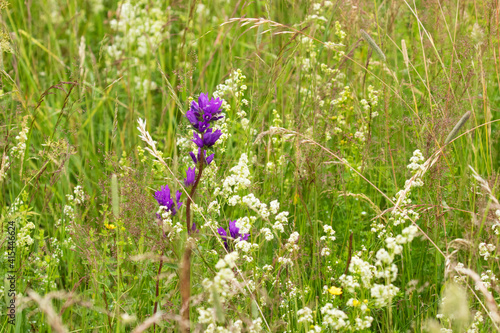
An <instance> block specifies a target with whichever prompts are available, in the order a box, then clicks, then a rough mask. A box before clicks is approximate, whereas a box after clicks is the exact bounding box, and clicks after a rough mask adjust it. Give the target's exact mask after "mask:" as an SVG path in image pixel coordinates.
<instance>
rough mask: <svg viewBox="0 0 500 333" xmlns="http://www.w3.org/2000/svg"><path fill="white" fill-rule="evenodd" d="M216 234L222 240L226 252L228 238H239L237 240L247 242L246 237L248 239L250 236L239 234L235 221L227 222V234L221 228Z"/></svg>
mask: <svg viewBox="0 0 500 333" xmlns="http://www.w3.org/2000/svg"><path fill="white" fill-rule="evenodd" d="M217 232H218V233H219V235H220V236H221V237H222V239H223V240H224V246H225V247H226V250H229V244H228V242H227V241H228V238H229V237H231V238H232V239H238V238H239V240H245V241H246V240H248V237H250V234H243V235H242V234H240V228H238V227H237V226H236V220H234V221H229V232H227V231H226V229H224V228H223V227H220V228H219V229H217ZM228 233H229V237H228Z"/></svg>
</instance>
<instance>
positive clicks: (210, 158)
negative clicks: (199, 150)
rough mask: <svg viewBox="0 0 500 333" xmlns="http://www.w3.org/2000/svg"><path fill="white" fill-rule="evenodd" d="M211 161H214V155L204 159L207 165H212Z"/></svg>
mask: <svg viewBox="0 0 500 333" xmlns="http://www.w3.org/2000/svg"><path fill="white" fill-rule="evenodd" d="M213 159H214V154H212V155H209V156H208V157H207V158H206V161H207V165H210V163H212V161H213Z"/></svg>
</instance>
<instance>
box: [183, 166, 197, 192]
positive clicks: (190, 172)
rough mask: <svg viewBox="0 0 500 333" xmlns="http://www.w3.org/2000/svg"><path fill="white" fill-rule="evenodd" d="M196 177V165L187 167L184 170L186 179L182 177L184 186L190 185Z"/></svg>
mask: <svg viewBox="0 0 500 333" xmlns="http://www.w3.org/2000/svg"><path fill="white" fill-rule="evenodd" d="M195 179H196V167H193V168H192V169H191V168H188V169H187V171H186V179H184V185H185V186H186V187H189V186H192V185H193V184H194V182H195Z"/></svg>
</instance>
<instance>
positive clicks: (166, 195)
mask: <svg viewBox="0 0 500 333" xmlns="http://www.w3.org/2000/svg"><path fill="white" fill-rule="evenodd" d="M154 197H155V199H156V201H158V204H159V205H160V206H163V207H166V210H167V211H169V212H170V213H171V214H172V216H173V215H175V214H176V213H177V211H178V210H179V209H180V208H181V206H182V202H180V200H181V191H177V192H176V193H175V202H174V200H173V199H172V196H171V195H170V188H169V187H168V185H165V186H162V187H160V190H159V191H156V192H155V195H154Z"/></svg>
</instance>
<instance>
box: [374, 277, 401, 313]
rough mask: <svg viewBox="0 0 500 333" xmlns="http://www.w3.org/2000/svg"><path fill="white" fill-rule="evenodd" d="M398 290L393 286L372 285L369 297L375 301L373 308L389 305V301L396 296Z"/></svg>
mask: <svg viewBox="0 0 500 333" xmlns="http://www.w3.org/2000/svg"><path fill="white" fill-rule="evenodd" d="M398 291H399V288H398V287H396V286H394V285H393V284H388V285H385V284H377V283H376V284H374V285H373V287H372V288H371V290H370V292H371V296H372V297H373V298H374V299H375V306H377V307H384V306H387V305H389V301H390V300H391V299H393V298H394V296H396V294H397V293H398Z"/></svg>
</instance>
